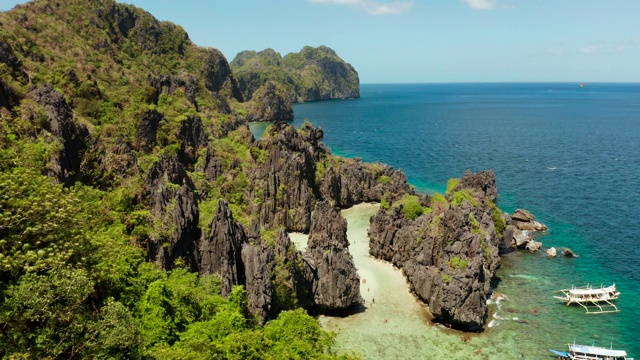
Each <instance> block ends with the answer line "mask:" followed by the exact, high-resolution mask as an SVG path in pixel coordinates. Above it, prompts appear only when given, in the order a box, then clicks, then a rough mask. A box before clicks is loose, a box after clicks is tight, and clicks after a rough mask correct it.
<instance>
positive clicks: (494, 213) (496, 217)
mask: <svg viewBox="0 0 640 360" xmlns="http://www.w3.org/2000/svg"><path fill="white" fill-rule="evenodd" d="M487 205H488V206H489V207H490V208H491V218H492V219H493V225H494V226H495V228H496V234H497V235H498V236H499V237H501V236H502V234H503V233H504V230H505V229H506V227H507V223H506V222H505V221H504V219H503V218H502V212H501V211H500V209H499V208H498V206H497V205H496V204H494V203H493V202H492V201H487Z"/></svg>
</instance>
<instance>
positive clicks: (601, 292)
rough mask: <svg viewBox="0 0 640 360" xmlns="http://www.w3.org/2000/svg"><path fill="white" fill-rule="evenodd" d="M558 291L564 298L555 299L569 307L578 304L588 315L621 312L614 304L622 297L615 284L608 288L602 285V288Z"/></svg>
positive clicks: (576, 288) (574, 288) (587, 287)
mask: <svg viewBox="0 0 640 360" xmlns="http://www.w3.org/2000/svg"><path fill="white" fill-rule="evenodd" d="M558 291H559V292H562V296H554V298H556V299H558V300H561V301H562V302H566V303H567V305H571V304H578V305H580V306H582V307H583V308H584V309H585V310H586V311H587V314H602V313H608V312H618V311H620V310H618V308H617V307H616V305H615V304H614V303H613V300H616V299H617V298H618V297H619V296H620V292H619V291H618V290H617V289H616V284H615V283H614V284H613V285H611V286H607V287H605V286H604V285H600V287H593V286H591V285H587V286H584V287H572V288H571V289H562V290H558Z"/></svg>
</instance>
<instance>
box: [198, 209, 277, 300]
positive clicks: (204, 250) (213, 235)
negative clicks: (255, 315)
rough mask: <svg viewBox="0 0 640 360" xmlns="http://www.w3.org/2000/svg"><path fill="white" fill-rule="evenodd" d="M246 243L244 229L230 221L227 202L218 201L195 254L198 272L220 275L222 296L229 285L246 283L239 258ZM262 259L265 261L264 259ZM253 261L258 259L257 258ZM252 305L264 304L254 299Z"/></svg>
mask: <svg viewBox="0 0 640 360" xmlns="http://www.w3.org/2000/svg"><path fill="white" fill-rule="evenodd" d="M246 242H247V235H246V233H245V231H244V228H243V227H242V225H241V224H239V223H238V222H236V221H235V220H234V218H233V214H232V213H231V210H229V206H228V205H227V202H226V201H225V200H220V201H219V202H218V210H217V212H216V215H215V217H214V218H213V220H211V224H210V225H209V230H208V232H207V233H206V234H203V237H202V239H201V241H200V245H199V254H200V274H202V275H209V274H218V275H219V276H220V277H221V278H222V295H223V296H228V295H229V294H230V293H231V289H232V288H233V285H243V284H245V283H246V282H245V276H246V275H245V266H244V263H243V261H242V247H243V244H245V243H246ZM248 251H251V252H254V251H255V250H254V249H248ZM250 255H251V254H248V255H247V257H250ZM254 260H255V259H254ZM263 260H268V258H265V259H263ZM256 263H262V262H261V261H259V259H258V261H256ZM254 268H255V267H254ZM253 270H254V269H252V271H253ZM252 276H253V278H252V281H255V278H256V275H255V274H254V273H253V272H252ZM252 284H254V282H252ZM252 286H253V285H252ZM252 291H253V292H254V293H256V294H259V293H261V292H262V290H255V289H253V288H252ZM255 296H256V297H257V296H259V295H255ZM252 306H253V308H254V309H257V308H262V307H263V306H264V304H262V303H260V302H256V303H254V304H253V305H252Z"/></svg>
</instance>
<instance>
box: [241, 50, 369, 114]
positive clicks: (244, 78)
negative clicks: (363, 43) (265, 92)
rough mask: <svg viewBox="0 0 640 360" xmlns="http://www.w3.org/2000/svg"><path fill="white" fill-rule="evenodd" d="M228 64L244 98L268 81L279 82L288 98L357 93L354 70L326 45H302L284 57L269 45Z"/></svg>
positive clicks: (336, 96)
mask: <svg viewBox="0 0 640 360" xmlns="http://www.w3.org/2000/svg"><path fill="white" fill-rule="evenodd" d="M231 67H232V69H233V71H234V73H235V76H236V78H237V79H238V83H239V84H240V88H241V89H242V92H243V94H244V97H245V98H246V99H251V98H252V97H253V96H254V94H255V93H256V91H257V90H258V89H259V88H260V87H261V86H263V85H264V84H265V83H267V82H268V81H273V82H276V83H279V84H280V85H281V86H282V87H283V88H284V89H285V91H286V92H287V94H288V95H287V97H288V99H289V100H291V101H292V102H300V101H313V100H321V99H331V98H347V97H357V96H359V86H360V82H359V79H358V73H357V72H356V71H355V70H354V69H353V67H352V66H351V65H349V64H347V63H345V62H344V60H342V59H341V58H340V57H339V56H338V55H337V54H336V53H335V51H333V50H332V49H330V48H328V47H326V46H319V47H317V48H313V47H310V46H306V47H305V48H303V49H302V50H301V51H300V52H299V53H290V54H287V55H286V56H284V58H283V57H282V56H281V55H280V54H279V53H277V52H276V51H274V50H273V49H266V50H263V51H260V52H256V51H243V52H240V53H239V54H238V55H237V56H236V58H235V59H233V61H232V62H231Z"/></svg>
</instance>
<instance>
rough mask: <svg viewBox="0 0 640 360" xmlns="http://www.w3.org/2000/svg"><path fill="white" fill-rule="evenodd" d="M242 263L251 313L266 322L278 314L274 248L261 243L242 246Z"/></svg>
mask: <svg viewBox="0 0 640 360" xmlns="http://www.w3.org/2000/svg"><path fill="white" fill-rule="evenodd" d="M242 263H243V264H244V269H245V279H246V283H245V289H246V290H247V300H248V303H249V312H250V313H251V314H252V315H254V316H256V315H257V316H258V318H259V322H260V323H261V324H264V322H265V321H266V320H268V319H270V318H272V317H274V314H275V313H276V312H275V310H276V304H275V294H274V288H273V277H274V276H275V274H274V271H275V264H276V259H275V256H274V252H273V248H272V247H270V246H267V245H265V244H263V243H262V242H260V241H255V242H252V243H244V244H242Z"/></svg>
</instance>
